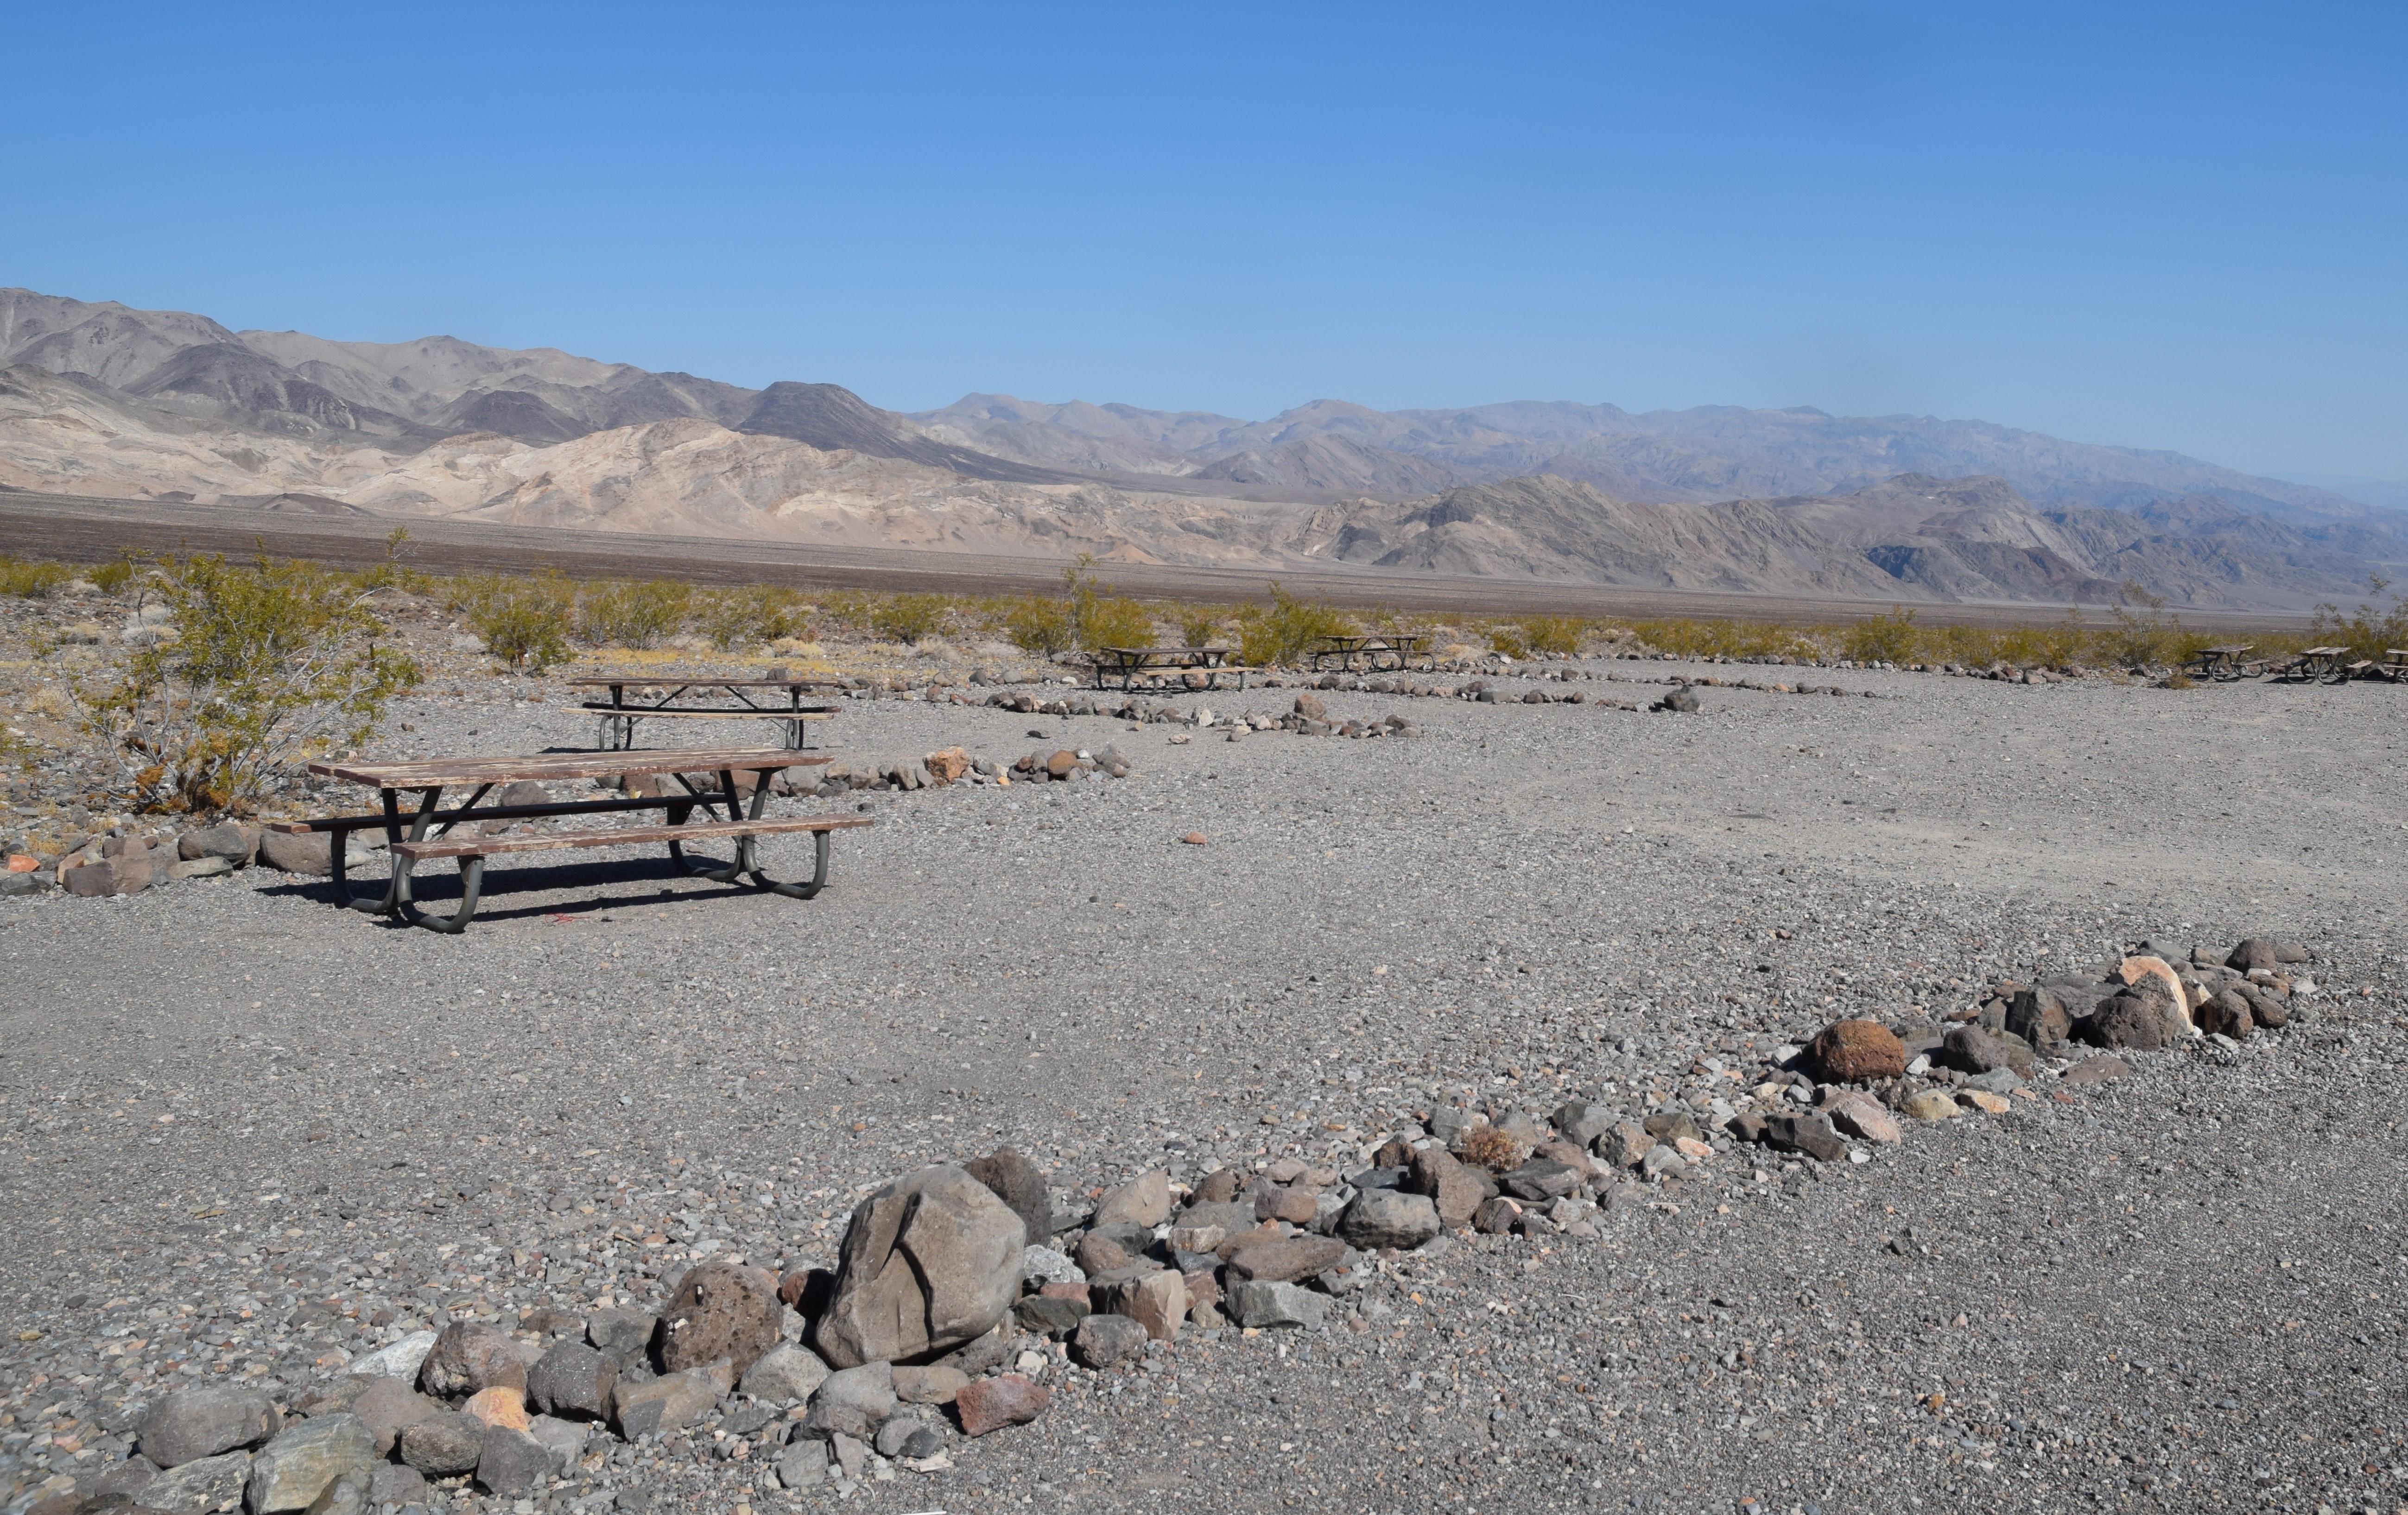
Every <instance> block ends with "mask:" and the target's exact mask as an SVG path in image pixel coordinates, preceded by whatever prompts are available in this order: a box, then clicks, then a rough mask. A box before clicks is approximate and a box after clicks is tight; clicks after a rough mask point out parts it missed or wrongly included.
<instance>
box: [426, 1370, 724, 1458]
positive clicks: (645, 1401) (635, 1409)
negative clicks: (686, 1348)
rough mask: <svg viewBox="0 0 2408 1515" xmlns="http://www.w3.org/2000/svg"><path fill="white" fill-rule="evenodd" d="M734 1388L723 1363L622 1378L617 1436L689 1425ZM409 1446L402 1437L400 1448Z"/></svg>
mask: <svg viewBox="0 0 2408 1515" xmlns="http://www.w3.org/2000/svg"><path fill="white" fill-rule="evenodd" d="M735 1387H736V1375H735V1374H734V1373H733V1372H731V1371H729V1369H728V1366H727V1365H726V1364H725V1363H724V1362H721V1363H710V1364H707V1365H703V1366H701V1367H690V1368H687V1369H686V1370H685V1371H684V1372H682V1373H666V1374H663V1375H662V1376H661V1377H659V1378H657V1379H645V1380H644V1381H642V1382H640V1383H638V1382H636V1381H634V1380H631V1379H620V1380H619V1387H618V1388H617V1390H615V1391H614V1392H613V1393H612V1394H611V1401H612V1404H611V1409H612V1414H613V1417H614V1418H615V1419H616V1420H617V1421H618V1422H619V1434H620V1435H621V1436H625V1437H626V1438H627V1439H628V1440H630V1441H633V1440H635V1439H636V1438H637V1437H638V1436H651V1435H658V1434H661V1433H664V1432H668V1431H675V1430H677V1429H679V1428H680V1427H681V1426H688V1425H692V1424H693V1423H694V1422H696V1421H698V1420H701V1419H702V1418H703V1417H704V1416H706V1415H708V1414H710V1411H711V1408H712V1407H713V1406H715V1405H717V1404H718V1403H719V1402H720V1401H721V1400H723V1399H724V1398H726V1397H727V1394H728V1391H730V1390H732V1389H734V1388H735ZM408 1444H409V1443H408V1439H407V1437H406V1436H405V1438H404V1442H403V1445H404V1446H405V1447H407V1446H408Z"/></svg>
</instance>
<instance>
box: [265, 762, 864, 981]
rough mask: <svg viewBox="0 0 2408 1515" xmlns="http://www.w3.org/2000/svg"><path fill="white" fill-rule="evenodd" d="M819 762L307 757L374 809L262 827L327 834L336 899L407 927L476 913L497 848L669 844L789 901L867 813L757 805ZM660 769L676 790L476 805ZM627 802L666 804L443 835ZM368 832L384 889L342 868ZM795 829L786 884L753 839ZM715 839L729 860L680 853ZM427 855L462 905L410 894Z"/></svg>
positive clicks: (678, 856)
mask: <svg viewBox="0 0 2408 1515" xmlns="http://www.w3.org/2000/svg"><path fill="white" fill-rule="evenodd" d="M827 761H829V760H828V759H826V758H824V757H798V756H796V754H795V752H793V751H792V750H788V749H784V748H671V749H666V750H651V751H642V752H628V751H609V752H539V753H536V754H534V755H532V756H527V757H480V758H425V759H420V760H418V761H415V762H409V763H312V764H310V765H309V771H310V772H311V773H314V774H320V775H322V776H324V777H326V778H329V779H343V780H345V781H347V782H350V783H355V784H364V785H366V786H367V787H368V788H370V789H374V790H377V791H378V792H379V793H380V794H381V796H382V799H383V804H382V807H381V808H380V810H379V811H378V813H376V814H372V815H338V816H327V817H324V818H322V819H320V820H315V821H282V822H275V823H274V825H273V826H272V827H271V829H273V830H277V831H282V832H290V833H305V832H307V833H323V834H326V835H327V843H328V845H327V852H328V856H329V859H330V862H331V864H332V868H331V872H332V874H333V878H334V884H335V898H336V901H337V903H338V904H341V905H347V906H349V907H351V908H353V909H356V910H364V911H366V912H367V913H368V914H370V915H391V916H395V917H398V918H399V919H401V920H404V921H407V922H409V923H410V924H411V925H415V926H423V927H425V928H426V929H427V930H429V931H439V932H443V933H445V934H447V935H449V934H456V933H458V932H460V931H462V930H464V929H466V926H467V924H468V919H469V917H470V916H472V915H474V914H475V913H476V910H477V902H478V899H479V897H480V893H481V892H482V889H483V885H484V874H485V859H486V858H487V857H488V856H490V855H493V854H495V853H502V852H533V851H543V850H552V849H556V848H588V847H619V846H628V845H636V844H646V843H652V842H666V843H667V844H668V850H669V858H670V860H671V861H672V862H674V863H675V864H677V865H679V866H681V867H682V868H684V869H685V870H686V872H687V873H689V874H692V875H694V876H695V877H696V878H701V879H710V880H711V881H712V882H713V883H727V882H729V881H731V880H732V879H735V878H736V876H737V875H738V874H743V875H745V876H746V877H748V878H750V879H752V880H753V884H754V885H755V886H756V887H758V888H761V889H766V890H768V891H771V892H772V893H780V894H784V895H786V896H787V897H789V898H792V899H810V897H811V896H812V895H814V894H816V893H819V892H820V891H821V890H822V889H823V888H824V887H826V884H827V872H828V834H829V833H830V832H832V831H836V830H839V829H842V828H845V827H850V826H866V825H867V824H869V822H868V820H867V818H866V817H841V816H832V817H794V818H786V819H779V820H770V819H767V818H765V817H764V816H763V815H762V813H761V811H762V808H763V807H764V806H765V805H766V804H767V801H768V798H769V781H770V780H771V779H773V778H775V777H776V776H777V775H778V774H779V773H781V772H782V771H783V770H785V769H787V768H792V767H805V766H810V765H815V764H822V763H826V762H827ZM697 773H699V774H711V775H715V776H716V779H717V783H716V784H715V785H709V784H705V785H697V784H695V782H694V781H693V780H692V779H688V778H687V775H689V774H697ZM738 774H750V775H752V777H753V783H752V800H751V804H750V806H749V808H748V807H747V805H746V803H745V798H744V789H743V786H742V785H739V784H738V781H737V775H738ZM661 775H667V776H668V777H670V778H671V779H675V780H676V782H677V784H678V786H679V789H680V790H681V791H682V793H653V794H634V793H623V794H622V796H621V797H620V798H617V799H602V800H566V801H558V802H553V801H546V802H543V803H540V804H520V805H501V804H495V805H488V804H485V803H484V801H485V798H486V796H487V795H488V794H490V793H493V791H494V790H495V788H496V787H498V786H503V785H509V784H515V783H519V782H523V781H528V780H532V781H534V782H538V783H542V782H548V781H557V780H564V779H601V778H608V777H620V778H624V779H639V778H651V777H658V776H661ZM452 788H467V789H469V790H471V791H472V793H470V794H469V795H468V797H467V799H466V801H464V802H462V803H461V804H459V805H458V806H456V807H454V808H451V809H444V808H440V807H441V802H442V798H443V792H444V791H445V790H446V789H452ZM405 793H407V794H414V795H415V796H416V797H417V803H416V805H415V806H414V807H405V805H404V803H403V800H402V796H403V795H404V794H405ZM714 807H717V808H724V810H725V811H726V819H725V820H724V821H722V820H717V819H711V820H706V821H702V822H693V823H689V822H688V820H687V818H688V817H689V816H691V815H692V814H693V813H694V811H695V809H696V808H700V809H701V810H702V811H703V813H704V814H705V815H706V816H715V815H716V813H717V812H716V810H715V809H714ZM629 810H661V811H664V812H666V815H665V820H666V822H667V823H666V824H662V825H655V826H632V827H622V828H619V829H615V830H607V831H604V830H592V831H552V832H543V833H539V834H538V835H535V836H482V835H475V836H458V837H453V836H452V835H451V834H452V832H453V831H455V830H456V829H458V828H459V827H460V826H461V824H462V822H487V821H533V820H548V819H551V818H553V817H557V816H568V815H608V814H614V813H619V812H624V811H629ZM367 830H381V831H383V833H384V835H385V842H386V848H387V850H388V852H389V853H390V855H391V856H392V858H393V874H392V877H391V879H389V880H388V881H387V882H386V885H385V891H384V893H383V895H382V896H381V897H378V896H375V895H360V896H358V897H353V895H352V893H351V882H350V879H349V878H348V876H347V875H346V873H345V859H344V855H343V853H344V847H345V844H346V842H347V841H348V840H349V838H350V836H351V833H352V832H354V831H367ZM794 832H810V834H811V835H812V837H813V848H814V859H815V861H814V866H813V870H812V874H811V881H810V883H808V884H796V883H784V882H781V881H779V880H777V879H771V878H769V877H768V876H767V874H765V873H764V872H763V871H762V870H761V866H760V863H759V860H758V857H757V855H756V848H757V845H758V843H759V839H760V838H761V837H763V836H776V835H782V834H787V833H794ZM720 837H726V838H728V839H730V840H732V841H733V842H734V843H735V844H736V857H735V861H733V862H732V863H728V864H725V865H721V864H718V863H715V862H712V861H710V860H708V859H706V860H702V861H694V860H690V859H688V858H687V857H686V855H685V850H684V846H685V843H687V842H690V841H699V840H710V839H716V838H720ZM431 858H452V859H454V860H455V861H457V863H458V864H459V866H460V889H461V893H460V908H458V909H457V910H456V911H454V912H453V913H452V915H450V916H448V917H443V916H433V915H428V914H426V913H425V912H424V911H423V910H421V909H419V908H418V907H417V906H416V905H415V904H413V903H412V902H411V899H410V890H409V880H410V869H411V867H412V866H413V865H415V864H418V863H420V862H423V861H426V860H428V859H431Z"/></svg>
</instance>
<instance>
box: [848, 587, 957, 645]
mask: <svg viewBox="0 0 2408 1515" xmlns="http://www.w3.org/2000/svg"><path fill="white" fill-rule="evenodd" d="M952 618H953V604H952V602H951V601H949V600H947V599H946V598H945V597H944V596H943V595H942V594H889V595H887V596H885V597H884V598H883V599H882V600H881V601H880V602H879V604H878V605H877V606H876V607H874V608H872V609H871V610H870V612H869V616H868V620H869V629H870V632H871V633H872V634H873V635H875V636H879V637H881V638H882V639H883V640H886V641H890V642H904V643H910V642H916V641H919V640H920V639H921V638H922V637H925V636H938V635H939V634H940V633H942V632H943V631H944V629H945V626H946V623H947V622H949V621H951V620H952Z"/></svg>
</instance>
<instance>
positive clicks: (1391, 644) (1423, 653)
mask: <svg viewBox="0 0 2408 1515" xmlns="http://www.w3.org/2000/svg"><path fill="white" fill-rule="evenodd" d="M1428 643H1429V638H1428V637H1426V636H1405V635H1380V634H1374V635H1370V636H1324V637H1320V638H1319V639H1317V640H1316V641H1315V642H1314V644H1313V648H1312V666H1313V670H1314V671H1315V672H1319V671H1321V670H1322V669H1323V668H1325V667H1326V666H1327V660H1328V659H1331V658H1335V659H1337V660H1338V669H1339V671H1340V672H1341V673H1352V672H1354V671H1355V659H1356V658H1358V657H1359V658H1361V659H1362V660H1363V671H1364V672H1365V673H1383V672H1385V673H1393V672H1398V671H1401V670H1402V669H1403V668H1404V666H1405V665H1407V664H1408V663H1410V662H1412V660H1413V659H1415V658H1426V657H1427V656H1428V650H1427V649H1428ZM1383 661H1385V662H1386V663H1387V666H1386V667H1385V668H1383V667H1381V664H1382V662H1383Z"/></svg>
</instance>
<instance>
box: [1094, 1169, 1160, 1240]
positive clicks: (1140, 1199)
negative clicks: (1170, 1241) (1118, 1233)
mask: <svg viewBox="0 0 2408 1515" xmlns="http://www.w3.org/2000/svg"><path fill="white" fill-rule="evenodd" d="M1169 1219H1170V1175H1169V1174H1168V1173H1165V1172H1163V1171H1162V1170H1161V1169H1160V1168H1156V1169H1154V1171H1153V1172H1151V1173H1140V1174H1139V1175H1138V1176H1137V1177H1136V1178H1134V1179H1129V1180H1128V1181H1127V1182H1126V1183H1124V1184H1118V1185H1115V1186H1114V1187H1112V1188H1111V1189H1107V1190H1105V1191H1104V1196H1103V1197H1102V1198H1101V1199H1099V1200H1097V1201H1096V1218H1095V1220H1094V1221H1093V1222H1090V1224H1092V1225H1097V1226H1106V1225H1118V1224H1125V1225H1142V1226H1157V1225H1160V1224H1161V1223H1162V1222H1165V1221H1168V1220H1169Z"/></svg>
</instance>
